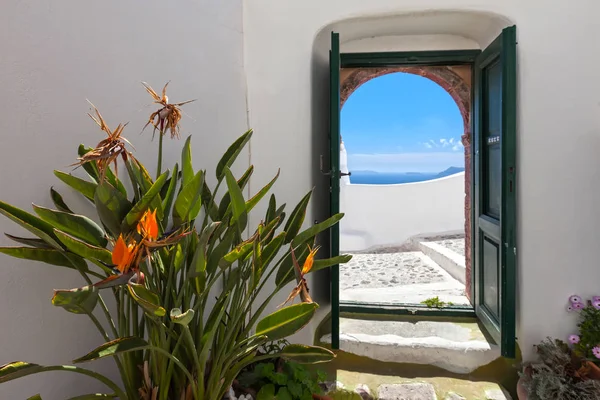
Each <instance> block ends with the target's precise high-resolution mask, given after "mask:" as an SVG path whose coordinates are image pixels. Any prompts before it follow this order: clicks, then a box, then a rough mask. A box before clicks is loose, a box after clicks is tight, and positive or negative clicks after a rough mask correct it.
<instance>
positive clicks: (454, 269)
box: [419, 239, 466, 285]
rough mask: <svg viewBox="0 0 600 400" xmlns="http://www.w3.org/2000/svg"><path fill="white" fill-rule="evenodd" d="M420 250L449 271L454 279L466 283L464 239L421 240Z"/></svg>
mask: <svg viewBox="0 0 600 400" xmlns="http://www.w3.org/2000/svg"><path fill="white" fill-rule="evenodd" d="M461 244H462V246H461ZM419 250H420V251H421V252H423V253H424V254H425V255H426V256H428V257H429V258H430V259H431V260H433V262H435V263H436V264H437V265H439V266H440V267H441V268H443V269H444V270H445V271H446V272H448V273H449V274H450V275H451V276H452V277H453V278H454V279H456V280H458V281H459V282H461V283H462V284H463V285H464V284H465V281H466V264H465V255H464V239H453V240H444V241H435V242H419ZM461 253H462V254H461Z"/></svg>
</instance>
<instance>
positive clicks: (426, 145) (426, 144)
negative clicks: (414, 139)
mask: <svg viewBox="0 0 600 400" xmlns="http://www.w3.org/2000/svg"><path fill="white" fill-rule="evenodd" d="M423 146H425V147H426V148H428V149H432V148H433V146H432V144H431V143H429V142H427V143H423Z"/></svg>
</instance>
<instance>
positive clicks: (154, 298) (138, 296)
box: [127, 283, 167, 317]
mask: <svg viewBox="0 0 600 400" xmlns="http://www.w3.org/2000/svg"><path fill="white" fill-rule="evenodd" d="M127 288H128V289H129V293H130V294H131V297H133V299H134V300H135V301H136V302H137V303H138V304H139V305H140V306H141V307H142V308H143V309H144V310H145V311H146V312H147V313H149V314H150V315H154V316H156V317H164V316H165V314H166V313H167V310H165V309H164V308H162V307H161V306H160V304H159V303H160V299H159V297H158V295H157V294H156V293H153V292H151V291H150V290H148V289H146V287H145V286H144V285H138V284H135V283H130V284H128V285H127Z"/></svg>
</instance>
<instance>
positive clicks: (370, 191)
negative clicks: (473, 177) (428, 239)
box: [340, 172, 465, 251]
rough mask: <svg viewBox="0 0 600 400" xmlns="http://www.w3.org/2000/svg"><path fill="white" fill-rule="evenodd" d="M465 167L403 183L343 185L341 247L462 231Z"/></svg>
mask: <svg viewBox="0 0 600 400" xmlns="http://www.w3.org/2000/svg"><path fill="white" fill-rule="evenodd" d="M464 182H465V174H464V172H461V173H458V174H455V175H451V176H447V177H444V178H440V179H434V180H431V181H425V182H416V183H405V184H400V185H353V184H350V185H342V187H341V199H340V201H341V204H340V209H341V211H342V212H343V213H345V216H344V218H343V219H342V221H341V223H340V248H341V250H342V251H352V250H364V249H368V248H370V247H373V246H381V245H391V244H401V243H403V242H404V241H405V240H406V239H409V238H410V237H411V236H414V235H418V234H424V233H443V232H448V231H460V230H461V229H463V230H464V226H465V207H464V204H465V203H464V201H465V183H464Z"/></svg>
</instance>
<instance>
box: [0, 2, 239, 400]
mask: <svg viewBox="0 0 600 400" xmlns="http://www.w3.org/2000/svg"><path fill="white" fill-rule="evenodd" d="M0 37H1V38H2V40H0V54H2V56H1V57H0V87H1V88H2V92H3V95H2V96H1V98H0V199H1V200H3V201H6V202H9V203H11V204H14V205H16V206H18V207H21V208H24V209H27V210H30V207H31V203H32V202H35V203H36V204H40V205H43V206H51V202H50V197H49V193H48V190H49V186H50V185H54V187H55V188H56V189H57V190H59V191H60V192H61V193H62V194H63V195H64V196H65V200H66V202H67V203H68V204H70V205H71V207H72V208H73V209H74V210H76V211H78V212H85V213H88V215H89V212H90V211H91V210H90V208H89V206H88V205H87V204H86V203H85V202H83V201H80V200H78V197H77V196H76V195H74V194H73V193H72V192H71V191H70V190H68V189H66V188H65V186H64V185H62V184H61V183H60V181H58V180H57V179H56V178H55V177H54V176H53V174H52V170H53V169H55V168H56V169H61V170H64V171H69V170H70V168H69V167H67V166H68V165H69V164H72V163H73V162H75V158H76V156H77V153H76V151H77V146H78V144H79V143H85V144H87V145H95V144H96V143H97V142H99V141H100V140H101V139H102V137H103V135H104V134H103V133H102V132H100V130H99V129H97V127H96V126H95V125H94V123H93V122H92V121H91V120H90V119H89V118H88V117H87V116H86V112H87V111H88V110H89V106H88V105H87V103H86V98H88V99H90V100H91V101H92V102H93V103H94V104H95V105H96V106H97V107H98V108H99V109H100V111H101V112H102V114H103V116H104V117H105V118H106V120H107V122H108V123H109V124H110V126H111V127H113V128H114V127H116V125H117V124H118V123H119V122H128V121H129V125H128V126H127V128H125V132H124V136H126V137H127V138H128V139H130V140H131V141H132V142H133V143H134V145H135V146H136V149H137V152H136V155H137V156H138V157H139V158H140V159H141V160H142V161H144V162H145V163H147V165H148V168H149V170H150V171H154V170H155V160H156V144H157V142H156V141H155V142H154V143H151V142H150V138H151V136H152V131H151V130H150V129H147V130H146V132H145V133H144V134H143V135H142V136H140V135H139V133H140V131H141V129H142V127H143V125H144V124H145V123H146V120H147V118H148V116H149V113H150V112H152V111H154V108H155V106H154V105H151V103H152V101H151V98H150V97H149V96H148V94H147V93H146V92H145V91H144V89H143V87H142V86H141V84H140V81H142V80H143V81H147V82H149V83H150V84H151V85H152V86H153V87H154V88H155V89H157V90H159V89H161V88H162V86H163V85H164V83H165V82H166V81H168V80H171V84H170V86H169V89H170V90H169V94H170V98H171V101H183V100H188V99H194V98H197V99H198V100H197V101H196V102H194V103H191V104H188V105H186V106H185V107H184V109H185V113H186V115H184V117H183V120H182V132H181V133H182V136H183V137H185V136H187V135H189V134H193V135H194V137H193V140H192V146H193V151H194V165H195V167H196V168H198V169H200V168H206V169H208V171H209V173H211V172H212V171H214V166H215V165H216V162H217V161H218V159H219V155H220V154H222V153H223V152H224V151H225V149H226V148H227V146H228V145H229V144H230V143H231V142H233V140H234V139H235V138H236V137H237V136H239V135H241V134H242V133H243V132H244V131H245V130H246V129H247V119H246V95H245V87H246V85H245V79H244V73H243V38H242V2H241V0H229V1H225V2H224V1H219V0H181V1H177V2H176V4H175V3H173V2H165V1H158V0H147V1H117V0H109V1H80V0H60V1H55V0H36V1H33V0H24V1H21V0H4V1H2V4H1V5H0ZM182 145H183V142H182V141H171V140H167V141H166V143H165V164H167V165H173V164H174V163H175V161H177V160H179V158H180V154H181V153H180V148H181V146H182ZM240 158H241V160H240V165H239V166H238V168H239V169H245V168H247V165H248V153H247V152H246V154H242V155H241V156H240ZM244 164H245V165H244ZM76 172H77V173H80V171H79V170H78V171H76ZM213 174H214V173H213ZM0 232H10V233H13V234H21V235H24V236H27V233H23V231H22V230H20V229H18V228H17V227H16V225H15V224H13V223H11V222H10V221H8V220H7V219H6V218H4V217H2V218H0ZM0 244H1V245H12V243H11V242H10V241H9V240H8V239H7V238H5V237H4V236H2V238H0ZM81 285H82V280H81V278H80V277H79V276H78V274H77V273H75V272H74V271H68V270H65V269H63V268H60V267H52V266H50V267H48V266H44V265H42V264H38V263H31V262H26V261H20V260H16V259H12V258H9V257H6V256H1V257H0V321H1V322H0V364H3V363H7V362H10V361H14V360H21V359H23V360H27V361H31V362H38V363H41V364H56V363H63V364H64V363H69V362H70V361H71V360H72V359H74V358H76V357H78V356H81V355H83V354H86V353H87V352H88V351H89V350H91V349H93V348H94V347H95V346H97V345H98V344H99V343H101V342H102V341H103V340H102V337H101V336H100V335H99V334H98V333H97V332H96V331H95V329H94V328H93V326H92V325H91V323H90V322H89V320H88V319H87V318H86V317H84V316H77V315H74V314H69V313H66V312H65V311H64V310H62V309H60V308H56V307H53V306H52V305H51V304H50V298H51V297H52V289H55V288H56V289H68V288H72V287H76V286H81ZM101 364H102V365H101V369H102V370H103V371H111V372H110V375H112V376H115V377H116V376H117V373H116V368H115V366H114V363H113V362H112V361H111V360H106V362H104V363H101ZM94 365H96V364H94ZM94 365H92V364H90V365H86V367H92V368H94ZM104 390H105V388H104V387H102V385H99V384H98V383H97V382H96V381H93V380H91V379H89V378H85V377H82V376H79V375H75V374H69V373H61V372H55V373H46V374H41V375H37V376H33V377H28V378H25V379H21V380H18V381H14V382H9V383H8V384H3V385H0V399H2V400H11V399H24V398H26V397H28V396H31V395H34V394H36V393H41V395H42V398H44V399H45V400H46V399H48V400H63V399H65V398H69V397H72V396H75V395H77V394H84V393H93V392H98V391H104Z"/></svg>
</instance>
